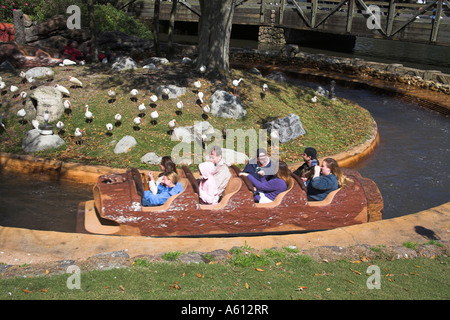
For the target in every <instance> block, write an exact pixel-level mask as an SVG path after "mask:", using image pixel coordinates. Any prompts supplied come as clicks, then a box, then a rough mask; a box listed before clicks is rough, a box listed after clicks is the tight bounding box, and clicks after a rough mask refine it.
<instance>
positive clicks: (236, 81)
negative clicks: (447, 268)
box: [233, 78, 244, 95]
mask: <svg viewBox="0 0 450 320" xmlns="http://www.w3.org/2000/svg"><path fill="white" fill-rule="evenodd" d="M242 80H244V79H242V78H240V79H239V80H236V79H235V80H233V87H234V95H236V91H237V87H238V86H239V84H240V83H241V81H242Z"/></svg>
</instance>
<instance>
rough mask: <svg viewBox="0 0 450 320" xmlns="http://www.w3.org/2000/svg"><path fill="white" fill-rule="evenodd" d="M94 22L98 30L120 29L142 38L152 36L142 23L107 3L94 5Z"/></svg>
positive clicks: (150, 37)
mask: <svg viewBox="0 0 450 320" xmlns="http://www.w3.org/2000/svg"><path fill="white" fill-rule="evenodd" d="M95 23H96V28H97V29H98V30H99V31H122V32H124V33H126V34H129V35H134V36H138V37H141V38H144V39H152V38H153V36H152V32H151V31H150V29H149V28H147V27H146V26H145V25H144V24H143V23H141V22H139V21H138V20H137V19H135V18H133V17H130V16H128V15H127V14H126V13H125V12H124V11H121V10H118V9H116V8H114V7H113V6H112V5H110V4H109V3H108V4H107V5H96V6H95Z"/></svg>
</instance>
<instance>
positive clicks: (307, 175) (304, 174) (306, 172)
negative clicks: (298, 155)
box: [298, 167, 313, 179]
mask: <svg viewBox="0 0 450 320" xmlns="http://www.w3.org/2000/svg"><path fill="white" fill-rule="evenodd" d="M298 176H299V177H300V178H303V177H305V178H306V179H309V178H311V177H312V176H313V170H312V168H310V167H304V168H302V170H300V172H299V174H298Z"/></svg>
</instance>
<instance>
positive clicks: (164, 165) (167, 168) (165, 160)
mask: <svg viewBox="0 0 450 320" xmlns="http://www.w3.org/2000/svg"><path fill="white" fill-rule="evenodd" d="M159 168H160V169H161V173H160V174H159V175H158V180H156V181H155V178H154V177H153V172H150V173H149V174H148V179H149V181H148V187H149V189H150V191H151V192H152V193H153V194H155V195H156V194H157V193H158V186H159V185H160V184H161V181H162V178H163V177H164V176H165V175H167V174H168V173H170V172H177V168H176V166H175V163H174V162H173V161H172V158H171V157H168V156H165V157H162V159H161V163H160V164H159Z"/></svg>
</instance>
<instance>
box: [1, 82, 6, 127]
mask: <svg viewBox="0 0 450 320" xmlns="http://www.w3.org/2000/svg"><path fill="white" fill-rule="evenodd" d="M0 78H1V77H0ZM0 126H2V127H3V129H6V127H5V125H4V124H3V122H2V115H1V114H0Z"/></svg>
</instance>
